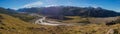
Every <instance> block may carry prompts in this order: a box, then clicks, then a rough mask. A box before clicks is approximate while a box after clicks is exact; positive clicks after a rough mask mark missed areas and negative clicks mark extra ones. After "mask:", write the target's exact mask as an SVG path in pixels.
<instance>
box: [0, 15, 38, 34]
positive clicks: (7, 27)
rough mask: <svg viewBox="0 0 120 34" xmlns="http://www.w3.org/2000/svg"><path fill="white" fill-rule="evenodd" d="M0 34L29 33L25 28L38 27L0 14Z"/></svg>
mask: <svg viewBox="0 0 120 34" xmlns="http://www.w3.org/2000/svg"><path fill="white" fill-rule="evenodd" d="M0 16H1V17H0V18H1V19H0V33H2V34H9V33H11V34H17V33H21V34H22V33H23V34H25V33H28V32H29V33H31V31H29V30H28V29H27V28H30V27H33V28H34V27H39V26H38V25H34V24H30V23H26V22H24V21H22V20H20V19H18V18H14V17H12V16H9V15H5V14H0Z"/></svg>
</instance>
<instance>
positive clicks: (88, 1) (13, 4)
mask: <svg viewBox="0 0 120 34" xmlns="http://www.w3.org/2000/svg"><path fill="white" fill-rule="evenodd" d="M50 6H76V7H89V6H91V7H102V8H104V9H108V10H114V11H117V12H120V0H0V7H4V8H11V9H19V8H31V7H50Z"/></svg>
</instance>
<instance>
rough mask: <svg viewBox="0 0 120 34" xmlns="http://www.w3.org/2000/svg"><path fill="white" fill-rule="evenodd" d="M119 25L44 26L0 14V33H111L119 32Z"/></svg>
mask: <svg viewBox="0 0 120 34" xmlns="http://www.w3.org/2000/svg"><path fill="white" fill-rule="evenodd" d="M119 25H120V24H116V25H111V26H106V25H104V24H99V25H98V24H88V25H74V26H45V25H37V24H31V23H27V22H24V21H22V20H20V19H18V18H15V17H12V16H9V15H6V14H0V34H105V33H107V32H108V31H109V30H110V29H112V31H113V33H120V27H119ZM108 33H109V32H108Z"/></svg>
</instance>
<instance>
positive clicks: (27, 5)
mask: <svg viewBox="0 0 120 34" xmlns="http://www.w3.org/2000/svg"><path fill="white" fill-rule="evenodd" d="M42 4H43V3H42V2H41V1H37V2H33V3H29V4H26V5H23V6H22V7H21V8H31V7H38V6H41V5H42Z"/></svg>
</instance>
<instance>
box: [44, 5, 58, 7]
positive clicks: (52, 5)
mask: <svg viewBox="0 0 120 34" xmlns="http://www.w3.org/2000/svg"><path fill="white" fill-rule="evenodd" d="M51 6H58V5H46V6H45V7H51Z"/></svg>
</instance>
